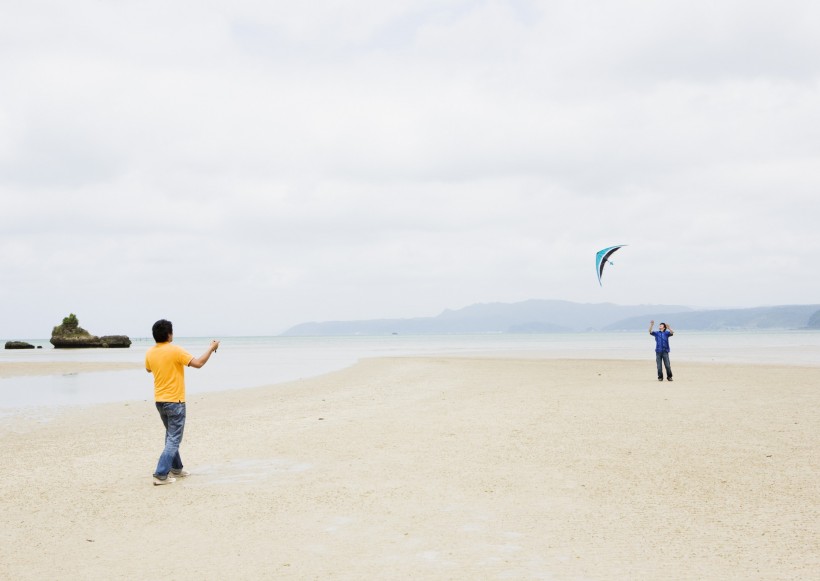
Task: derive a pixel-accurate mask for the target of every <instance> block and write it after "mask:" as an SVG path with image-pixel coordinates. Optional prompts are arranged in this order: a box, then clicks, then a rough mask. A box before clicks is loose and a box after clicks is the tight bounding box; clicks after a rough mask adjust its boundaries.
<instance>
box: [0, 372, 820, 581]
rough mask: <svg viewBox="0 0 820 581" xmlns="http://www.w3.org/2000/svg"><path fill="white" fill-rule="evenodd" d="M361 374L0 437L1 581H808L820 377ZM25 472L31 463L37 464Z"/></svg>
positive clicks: (107, 414) (21, 423)
mask: <svg viewBox="0 0 820 581" xmlns="http://www.w3.org/2000/svg"><path fill="white" fill-rule="evenodd" d="M653 367H654V362H646V361H643V362H640V361H615V360H592V359H590V360H568V359H563V360H562V359H531V358H526V359H513V358H493V357H452V356H446V357H444V356H442V357H433V356H428V357H393V358H379V359H368V360H363V361H361V362H359V363H358V364H356V365H354V366H352V367H350V368H347V369H344V370H341V371H335V372H332V373H329V374H326V375H323V376H320V377H316V378H311V379H305V380H300V381H292V382H288V383H284V384H277V385H272V386H266V387H259V388H250V389H242V390H237V391H230V392H214V393H204V394H197V395H194V396H193V397H189V420H188V424H187V426H186V433H185V440H184V442H183V446H182V450H181V451H182V455H183V459H184V460H185V462H186V468H188V469H189V470H191V472H192V473H193V475H192V476H191V477H190V478H188V479H186V480H183V481H180V482H178V483H176V484H174V485H172V486H167V487H159V488H154V487H153V486H151V484H150V472H151V470H152V469H153V465H154V464H155V462H156V456H157V455H158V453H159V450H160V447H161V441H162V426H161V424H160V423H159V420H158V419H157V417H156V412H155V410H154V409H153V406H152V405H151V404H150V402H125V403H111V404H100V405H96V406H93V407H86V408H77V409H67V410H64V411H62V412H61V413H60V414H58V415H57V416H55V417H54V418H53V419H52V420H50V421H49V422H47V423H42V422H37V421H33V420H29V419H26V418H24V417H17V418H13V419H11V420H10V421H8V422H6V423H2V424H0V430H1V431H2V433H3V440H4V446H3V449H2V451H0V461H2V462H3V464H4V466H7V467H8V471H7V474H6V478H4V479H3V480H2V483H0V496H2V498H3V499H4V508H6V510H4V511H3V516H2V517H0V518H2V521H3V522H2V524H3V527H2V528H3V533H2V541H3V542H2V547H3V549H0V550H2V553H3V554H2V558H0V577H4V578H16V579H35V578H43V577H59V578H71V579H73V578H88V577H91V576H93V575H105V576H107V577H114V578H116V577H122V578H134V577H137V578H139V577H145V576H150V575H152V574H153V568H154V567H153V566H152V565H151V559H150V556H151V555H156V554H160V553H161V552H162V551H165V550H166V548H167V547H174V549H173V550H174V561H175V568H178V569H179V570H183V571H185V572H186V574H187V575H193V576H195V577H198V578H206V579H215V578H220V577H222V578H224V577H225V576H229V577H232V578H258V577H271V576H274V577H277V578H284V579H288V578H289V579H304V578H334V579H361V578H368V577H369V578H420V579H465V578H470V579H498V578H511V579H544V578H550V579H578V578H588V579H634V578H641V579H675V578H679V579H691V578H723V579H771V578H778V579H791V578H794V579H798V578H806V577H810V576H811V575H812V574H813V572H814V571H816V568H817V566H818V557H817V555H820V532H819V531H818V528H817V524H816V523H817V522H820V504H819V503H820V501H818V499H819V498H820V485H819V484H818V482H820V478H818V476H820V468H819V467H818V465H817V458H816V450H817V449H820V437H818V431H820V428H818V426H820V421H818V420H820V405H818V404H820V393H818V390H817V389H816V386H817V385H818V384H820V368H817V367H797V366H776V365H756V366H748V365H726V364H719V365H718V364H709V363H691V362H685V363H684V362H678V363H677V366H676V368H675V378H676V381H675V382H674V383H668V382H663V383H659V382H657V381H656V380H655V378H654V369H653ZM28 458H37V462H36V463H33V464H32V463H31V462H27V459H28Z"/></svg>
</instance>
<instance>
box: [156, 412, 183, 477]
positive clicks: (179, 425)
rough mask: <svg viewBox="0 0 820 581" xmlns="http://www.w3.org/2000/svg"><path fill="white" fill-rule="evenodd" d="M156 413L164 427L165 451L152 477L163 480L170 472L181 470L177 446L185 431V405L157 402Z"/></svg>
mask: <svg viewBox="0 0 820 581" xmlns="http://www.w3.org/2000/svg"><path fill="white" fill-rule="evenodd" d="M157 411H158V412H159V417H160V419H162V423H163V425H164V426H165V449H164V450H163V451H162V455H161V456H160V457H159V462H158V463H157V469H156V471H155V472H154V476H156V477H157V478H161V479H165V478H166V477H167V476H168V473H169V472H170V471H171V470H182V458H180V457H179V445H180V444H181V443H182V432H183V430H184V429H185V404H184V403H175V402H164V401H158V402H157Z"/></svg>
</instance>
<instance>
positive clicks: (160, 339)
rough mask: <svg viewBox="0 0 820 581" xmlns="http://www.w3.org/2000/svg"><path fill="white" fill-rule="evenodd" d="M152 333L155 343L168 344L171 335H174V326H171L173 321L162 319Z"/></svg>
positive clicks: (152, 329) (155, 325) (155, 324)
mask: <svg viewBox="0 0 820 581" xmlns="http://www.w3.org/2000/svg"><path fill="white" fill-rule="evenodd" d="M151 333H152V334H153V335H154V341H156V342H157V343H167V342H168V339H170V338H171V335H173V334H174V326H173V325H172V324H171V321H166V320H165V319H160V320H159V321H157V322H156V323H154V326H153V327H151Z"/></svg>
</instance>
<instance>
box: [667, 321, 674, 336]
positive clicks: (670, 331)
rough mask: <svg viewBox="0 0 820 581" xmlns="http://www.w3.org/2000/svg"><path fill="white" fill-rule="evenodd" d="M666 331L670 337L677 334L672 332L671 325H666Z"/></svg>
mask: <svg viewBox="0 0 820 581" xmlns="http://www.w3.org/2000/svg"><path fill="white" fill-rule="evenodd" d="M666 330H667V331H669V334H670V335H674V334H675V332H674V331H673V330H672V327H670V326H669V323H666Z"/></svg>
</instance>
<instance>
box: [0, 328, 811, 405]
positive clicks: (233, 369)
mask: <svg viewBox="0 0 820 581" xmlns="http://www.w3.org/2000/svg"><path fill="white" fill-rule="evenodd" d="M209 340H210V339H208V338H184V337H181V338H177V339H176V340H175V343H177V344H179V345H181V346H183V347H185V348H186V349H187V350H188V351H190V352H191V353H192V354H193V355H200V354H201V353H202V352H203V351H204V350H205V348H206V346H207V344H208V342H209ZM29 342H31V343H33V344H35V345H42V346H43V348H42V349H35V350H26V351H13V350H2V351H0V362H4V361H24V362H37V361H74V362H121V361H125V362H134V363H138V364H140V365H142V362H143V360H144V356H145V351H146V350H147V349H148V348H149V347H150V346H151V345H153V340H149V339H137V340H135V341H134V343H133V344H132V346H131V348H130V349H92V350H82V349H80V350H62V349H60V350H57V349H53V348H51V345H50V344H49V343H48V341H47V340H43V341H29ZM653 351H654V340H653V339H652V338H651V337H650V336H649V335H648V334H647V333H646V332H640V333H638V332H636V333H576V334H549V335H446V336H430V337H427V336H388V337H233V338H225V339H222V342H221V345H220V347H219V351H218V352H217V353H216V354H215V355H213V356H212V358H211V360H210V361H209V362H208V364H207V365H206V366H205V367H204V368H203V369H188V370H187V371H186V386H187V391H188V394H189V395H193V394H196V393H203V392H209V391H221V390H230V389H239V388H245V387H256V386H260V385H269V384H274V383H280V382H283V381H289V380H294V379H299V378H305V377H314V376H317V375H321V374H324V373H327V372H330V371H335V370H338V369H342V368H344V367H347V366H349V365H352V364H353V363H355V362H356V361H358V360H359V359H363V358H368V357H389V356H405V355H460V356H482V355H500V356H503V357H525V358H548V359H556V358H572V359H643V360H646V362H647V366H648V373H650V374H651V373H654V365H655V360H654V359H655V358H654V353H653ZM686 361H699V362H716V363H750V364H764V363H769V364H785V365H811V366H820V332H816V331H791V332H759V333H740V332H727V333H687V332H678V333H677V334H676V335H675V336H674V337H673V338H672V363H673V366H674V365H675V364H680V363H682V362H686ZM152 397H153V383H152V378H151V376H150V375H149V374H148V373H146V372H145V371H142V370H141V369H138V370H133V371H132V370H128V371H113V372H89V373H76V374H67V375H50V376H40V377H18V378H8V379H0V415H8V414H9V413H13V412H14V411H15V410H19V409H23V408H27V407H30V406H47V407H51V406H62V405H88V404H93V403H102V402H112V401H128V400H145V401H150V400H151V399H152Z"/></svg>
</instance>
